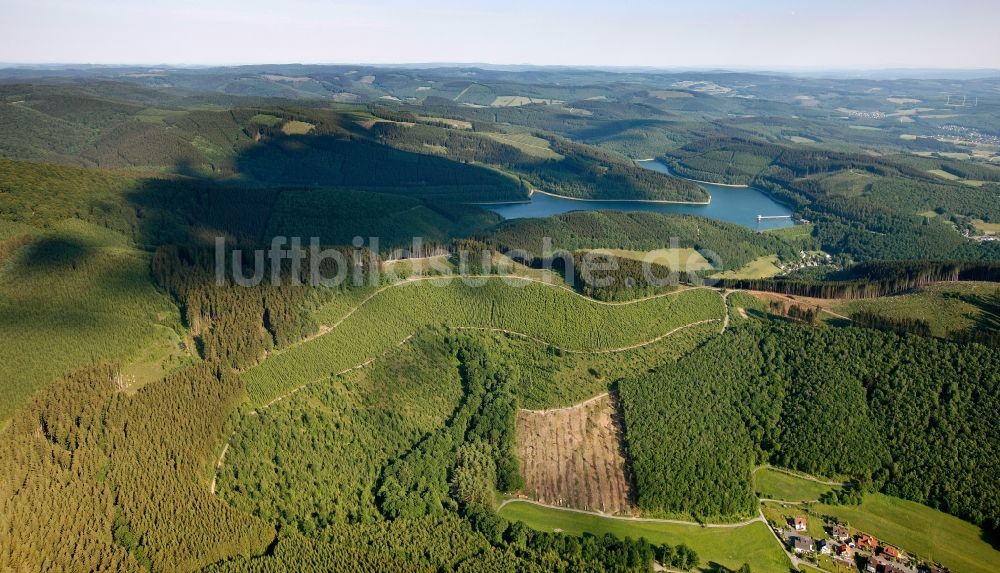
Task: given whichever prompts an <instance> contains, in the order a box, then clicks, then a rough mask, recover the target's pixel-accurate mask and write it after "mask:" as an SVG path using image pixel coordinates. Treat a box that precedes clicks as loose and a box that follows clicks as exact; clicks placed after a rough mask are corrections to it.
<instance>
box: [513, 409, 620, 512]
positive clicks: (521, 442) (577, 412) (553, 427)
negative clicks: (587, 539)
mask: <svg viewBox="0 0 1000 573" xmlns="http://www.w3.org/2000/svg"><path fill="white" fill-rule="evenodd" d="M517 439H518V456H519V457H520V458H521V469H522V472H523V473H524V484H525V485H524V493H526V494H527V495H528V496H530V497H533V498H534V499H536V500H538V501H539V502H542V503H546V504H550V505H561V506H564V507H573V508H577V509H584V510H588V511H601V512H604V513H632V512H633V509H634V508H633V505H632V503H631V500H632V488H631V486H630V484H629V480H628V477H627V475H626V469H625V457H624V456H623V455H622V449H623V448H622V445H623V442H622V439H623V434H622V431H621V424H620V419H619V416H618V414H617V409H616V408H615V405H614V402H613V400H612V398H611V396H609V395H607V394H603V395H601V396H598V397H597V398H593V399H591V400H588V401H586V402H583V403H582V404H578V405H576V406H573V407H570V408H559V409H553V410H521V411H519V412H518V414H517Z"/></svg>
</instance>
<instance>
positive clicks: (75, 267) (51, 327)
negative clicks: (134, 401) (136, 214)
mask: <svg viewBox="0 0 1000 573" xmlns="http://www.w3.org/2000/svg"><path fill="white" fill-rule="evenodd" d="M126 244H127V241H126V239H125V237H124V236H123V235H120V234H118V233H116V232H114V231H110V230H108V229H104V228H101V227H96V226H93V225H90V224H88V223H84V222H82V221H77V220H70V221H64V222H61V223H59V224H58V225H57V226H56V228H55V229H54V230H52V231H50V232H47V233H45V234H42V235H39V236H38V237H36V238H35V239H34V240H33V241H32V242H31V243H30V244H28V245H26V246H24V247H22V248H20V249H18V250H17V251H15V252H14V253H13V254H11V255H10V257H9V258H8V260H6V261H5V262H4V264H3V265H2V267H0V339H2V340H3V341H4V344H3V345H2V346H0V379H3V380H4V384H3V385H2V387H0V420H2V419H6V418H7V417H8V416H10V415H11V414H12V413H13V411H14V410H16V409H17V407H18V406H19V405H20V404H22V403H23V402H24V400H26V399H27V398H28V396H30V395H31V394H32V393H33V392H34V391H36V390H37V389H39V388H41V387H42V386H44V385H45V384H48V382H49V381H50V380H52V379H53V378H55V377H57V376H59V375H61V374H63V373H64V372H66V371H68V370H71V369H73V368H77V367H80V366H84V365H86V364H89V363H91V362H94V361H100V360H110V361H117V362H121V363H123V364H125V365H127V364H129V363H131V362H132V361H134V360H138V361H142V362H152V363H159V362H160V361H161V360H162V359H164V358H166V357H167V356H168V355H169V354H170V353H174V352H176V351H177V349H178V344H179V340H178V335H177V334H176V331H178V330H179V329H180V313H179V311H178V309H177V307H176V306H174V304H173V303H172V302H171V301H170V299H169V298H168V297H167V296H166V295H165V294H163V293H161V292H159V291H157V290H156V289H155V288H154V287H153V284H152V281H151V278H150V276H149V256H148V255H147V254H146V253H143V252H141V251H138V250H135V249H132V248H130V247H127V246H125V245H126ZM148 373H149V372H148V370H145V369H143V370H141V371H135V372H134V373H133V375H135V376H136V378H140V377H142V378H143V380H146V381H148V376H146V375H147V374H148Z"/></svg>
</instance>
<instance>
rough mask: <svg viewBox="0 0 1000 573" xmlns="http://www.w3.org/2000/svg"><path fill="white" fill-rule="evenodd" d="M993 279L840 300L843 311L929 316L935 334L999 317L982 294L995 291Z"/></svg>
mask: <svg viewBox="0 0 1000 573" xmlns="http://www.w3.org/2000/svg"><path fill="white" fill-rule="evenodd" d="M996 290H997V285H996V284H993V283H961V284H959V283H940V284H935V285H931V286H928V287H925V288H922V289H920V290H918V291H917V292H914V293H911V294H905V295H900V296H888V297H882V298H875V299H868V300H856V301H849V302H843V303H840V304H837V305H836V306H835V307H834V311H835V312H837V313H840V314H844V315H850V314H851V313H853V312H858V311H862V310H868V311H872V312H876V313H878V314H880V315H883V316H887V317H890V318H910V319H921V320H926V321H928V322H929V323H930V327H931V334H932V335H933V336H942V337H943V336H947V335H948V333H949V332H952V331H962V330H968V329H970V328H976V327H977V324H979V323H982V322H989V321H991V319H992V321H1000V317H996V316H994V315H991V314H990V313H989V310H988V309H987V308H986V307H985V303H984V301H982V299H983V298H986V297H990V296H992V295H993V294H994V293H996Z"/></svg>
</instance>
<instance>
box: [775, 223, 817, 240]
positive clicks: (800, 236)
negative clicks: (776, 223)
mask: <svg viewBox="0 0 1000 573" xmlns="http://www.w3.org/2000/svg"><path fill="white" fill-rule="evenodd" d="M764 232H765V233H767V234H769V235H776V236H778V237H781V238H782V239H785V240H786V241H790V242H806V241H809V240H810V239H811V238H812V232H813V225H812V224H811V223H810V224H805V225H794V226H792V227H782V228H780V229H768V230H767V231H764Z"/></svg>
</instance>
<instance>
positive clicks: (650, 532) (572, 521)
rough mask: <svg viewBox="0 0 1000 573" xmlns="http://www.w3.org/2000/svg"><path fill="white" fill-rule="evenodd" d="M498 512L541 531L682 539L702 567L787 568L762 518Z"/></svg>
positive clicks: (510, 507)
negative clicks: (734, 521)
mask: <svg viewBox="0 0 1000 573" xmlns="http://www.w3.org/2000/svg"><path fill="white" fill-rule="evenodd" d="M500 515H502V516H503V517H505V518H507V519H510V520H513V521H518V520H520V521H523V522H524V523H525V524H527V525H528V526H530V527H532V528H534V529H538V530H541V531H555V530H559V531H563V532H565V533H569V534H573V535H582V534H584V533H590V534H592V535H604V534H605V533H611V534H613V535H617V536H619V537H626V536H628V537H632V538H633V539H635V538H637V537H645V538H646V539H648V540H649V541H650V542H653V543H670V544H675V545H676V544H680V543H684V544H686V545H687V546H689V547H691V548H692V549H694V550H695V551H697V552H698V557H699V558H700V559H701V563H702V565H703V566H705V567H706V568H707V566H708V564H709V563H711V562H715V563H719V564H720V565H723V566H725V567H728V568H730V569H734V570H735V569H739V567H740V566H742V565H743V564H744V563H748V564H749V565H750V568H751V570H752V571H754V573H788V570H789V567H790V566H791V564H790V563H789V562H788V558H787V557H786V556H785V554H784V552H783V551H782V550H781V547H780V546H779V545H778V542H777V540H775V539H774V537H773V536H772V534H771V531H770V530H769V529H768V527H767V525H765V524H764V523H761V522H754V523H751V524H749V525H745V526H742V527H725V528H715V527H702V526H698V525H681V524H674V523H658V522H650V521H629V520H624V519H614V518H610V517H602V516H599V515H594V514H586V513H578V512H573V511H567V510H564V509H556V508H549V507H541V506H537V505H534V504H530V503H524V502H517V501H513V502H510V503H508V504H507V505H505V506H503V507H502V508H501V509H500Z"/></svg>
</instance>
